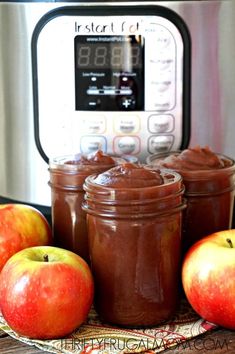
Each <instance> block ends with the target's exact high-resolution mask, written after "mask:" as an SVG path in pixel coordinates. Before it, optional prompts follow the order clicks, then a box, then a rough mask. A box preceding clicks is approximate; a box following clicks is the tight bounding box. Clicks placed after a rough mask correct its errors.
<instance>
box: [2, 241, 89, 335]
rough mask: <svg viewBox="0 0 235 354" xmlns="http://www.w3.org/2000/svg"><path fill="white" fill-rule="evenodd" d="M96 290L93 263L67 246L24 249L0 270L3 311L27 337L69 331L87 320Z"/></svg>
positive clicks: (11, 323)
mask: <svg viewBox="0 0 235 354" xmlns="http://www.w3.org/2000/svg"><path fill="white" fill-rule="evenodd" d="M93 295H94V284H93V278H92V274H91V271H90V268H89V266H88V265H87V263H86V262H85V261H84V260H83V259H82V258H81V257H80V256H78V255H77V254H75V253H73V252H71V251H68V250H65V249H62V248H57V247H52V246H51V247H50V246H38V247H31V248H27V249H24V250H22V251H20V252H18V253H17V254H15V255H14V256H12V257H11V258H10V259H9V260H8V261H7V263H6V264H5V266H4V267H3V269H2V272H1V273H0V308H1V311H2V315H3V317H4V318H5V320H6V322H7V323H8V325H9V326H10V327H11V328H12V329H13V330H14V331H15V332H16V333H18V334H19V335H22V336H26V337H28V338H37V339H48V338H59V337H64V336H66V335H68V334H70V333H71V332H73V331H74V330H75V329H76V328H77V327H79V326H80V325H81V324H82V323H83V322H84V321H85V320H86V317H87V315H88V313H89V310H90V307H91V304H92V301H93Z"/></svg>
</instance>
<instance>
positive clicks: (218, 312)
mask: <svg viewBox="0 0 235 354" xmlns="http://www.w3.org/2000/svg"><path fill="white" fill-rule="evenodd" d="M228 240H230V241H231V242H232V245H231V242H229V241H228ZM231 246H232V247H231ZM234 247H235V230H225V231H220V232H216V233H214V234H211V235H209V236H207V237H204V238H203V239H201V240H200V241H198V242H197V243H195V244H194V245H193V246H192V247H191V248H190V249H189V251H188V252H187V253H186V255H185V258H184V261H183V266H182V283H183V288H184V291H185V295H186V297H187V299H188V301H189V303H190V304H191V306H192V307H193V309H194V310H195V311H196V312H197V313H198V314H199V315H200V316H201V317H202V318H204V319H206V320H207V321H209V322H212V323H215V324H217V325H220V326H222V327H225V328H228V329H233V330H234V329H235V248H234Z"/></svg>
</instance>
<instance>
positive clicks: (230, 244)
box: [226, 238, 233, 248]
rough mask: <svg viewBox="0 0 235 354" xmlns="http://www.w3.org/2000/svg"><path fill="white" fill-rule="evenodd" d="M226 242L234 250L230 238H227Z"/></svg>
mask: <svg viewBox="0 0 235 354" xmlns="http://www.w3.org/2000/svg"><path fill="white" fill-rule="evenodd" d="M226 241H227V242H228V244H229V246H230V247H231V248H233V243H232V241H231V239H230V238H227V239H226Z"/></svg>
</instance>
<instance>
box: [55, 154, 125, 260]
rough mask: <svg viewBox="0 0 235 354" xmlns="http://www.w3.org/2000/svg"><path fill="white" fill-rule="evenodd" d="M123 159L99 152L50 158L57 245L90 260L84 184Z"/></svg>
mask: <svg viewBox="0 0 235 354" xmlns="http://www.w3.org/2000/svg"><path fill="white" fill-rule="evenodd" d="M124 161H125V160H124V159H122V158H117V157H115V158H112V157H111V156H107V155H104V154H103V153H102V152H97V153H96V154H95V155H94V156H89V158H88V159H87V157H86V156H85V155H81V154H77V155H68V156H61V157H57V158H53V159H51V160H50V161H49V172H50V181H49V185H50V187H51V217H52V230H53V236H54V243H55V245H56V246H58V247H61V248H65V249H68V250H70V251H73V252H75V253H77V254H79V255H80V256H81V257H82V258H83V259H85V260H86V261H87V262H88V263H89V252H88V239H87V226H86V214H85V212H84V211H83V210H82V208H81V205H82V202H83V200H84V190H83V183H84V181H85V178H86V177H87V176H89V175H90V174H93V173H101V172H103V171H105V170H107V169H109V168H111V167H112V166H115V165H116V164H119V163H122V162H124Z"/></svg>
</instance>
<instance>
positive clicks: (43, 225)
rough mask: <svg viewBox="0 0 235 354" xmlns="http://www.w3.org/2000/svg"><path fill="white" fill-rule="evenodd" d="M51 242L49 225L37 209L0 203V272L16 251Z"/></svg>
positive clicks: (24, 205)
mask: <svg viewBox="0 0 235 354" xmlns="http://www.w3.org/2000/svg"><path fill="white" fill-rule="evenodd" d="M51 244H52V231H51V228H50V225H49V223H48V221H47V219H46V218H45V217H44V215H43V214H42V213H41V212H40V211H39V210H37V209H36V208H33V207H31V206H29V205H26V204H2V205H0V272H1V269H2V268H3V266H4V264H5V263H6V261H7V260H8V259H9V258H10V257H11V256H12V255H13V254H15V253H16V252H18V251H20V250H22V249H24V248H27V247H32V246H41V245H45V246H46V245H51Z"/></svg>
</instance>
